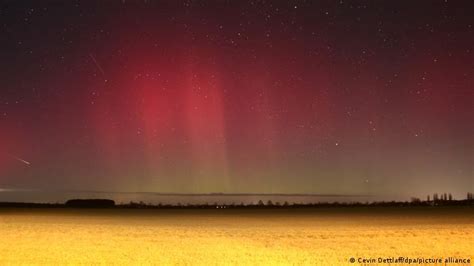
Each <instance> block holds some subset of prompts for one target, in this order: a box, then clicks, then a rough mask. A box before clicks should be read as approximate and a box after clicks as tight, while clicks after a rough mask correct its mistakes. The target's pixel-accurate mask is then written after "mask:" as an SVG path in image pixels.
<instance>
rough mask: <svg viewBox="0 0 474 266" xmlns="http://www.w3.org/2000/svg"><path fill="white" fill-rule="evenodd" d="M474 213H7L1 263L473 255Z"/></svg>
mask: <svg viewBox="0 0 474 266" xmlns="http://www.w3.org/2000/svg"><path fill="white" fill-rule="evenodd" d="M473 218H474V214H473V212H472V208H454V209H445V210H433V209H422V210H413V209H408V210H403V209H388V210H387V209H371V210H364V209H350V210H347V209H332V210H322V209H320V210H288V211H275V210H260V211H259V210H251V211H239V210H220V211H219V210H206V211H197V210H187V211H184V210H169V211H156V210H155V211H153V210H96V211H87V210H51V209H50V210H47V209H43V210H7V209H3V210H1V209H0V265H5V264H7V265H8V264H15V265H16V264H56V265H57V264H120V265H121V264H124V265H129V264H156V265H169V264H172V265H215V264H219V265H226V264H228V265H234V264H239V265H242V264H245V265H315V264H324V265H338V264H348V259H349V258H350V257H356V258H357V257H366V258H367V257H392V256H393V257H398V256H412V257H420V256H422V257H449V256H456V257H464V258H466V257H471V258H474V248H473V247H474V219H473Z"/></svg>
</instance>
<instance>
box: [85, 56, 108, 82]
mask: <svg viewBox="0 0 474 266" xmlns="http://www.w3.org/2000/svg"><path fill="white" fill-rule="evenodd" d="M89 56H90V58H91V59H92V61H94V64H95V65H96V66H97V68H98V69H99V70H100V72H101V73H102V75H103V76H104V77H105V72H104V69H102V67H101V66H100V65H99V62H97V60H96V59H95V57H94V55H92V54H89Z"/></svg>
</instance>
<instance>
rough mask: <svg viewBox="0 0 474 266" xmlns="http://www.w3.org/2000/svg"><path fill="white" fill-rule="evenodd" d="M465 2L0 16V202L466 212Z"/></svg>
mask: <svg viewBox="0 0 474 266" xmlns="http://www.w3.org/2000/svg"><path fill="white" fill-rule="evenodd" d="M473 12H474V2H472V1H451V0H449V1H171V0H170V1H152V0H149V1H129V0H126V1H17V0H15V1H13V0H12V1H5V0H3V1H0V38H1V41H0V188H3V189H6V188H9V189H55V190H101V191H126V192H136V191H149V192H178V193H211V192H223V193H319V194H375V195H380V194H383V195H395V196H400V195H404V196H407V195H408V196H423V197H424V195H426V194H427V193H434V192H448V193H453V195H454V196H455V197H464V196H465V195H466V192H467V191H471V192H472V190H473V188H474V182H473V179H474V178H473V167H472V165H473V158H474V156H473V155H474V145H473V144H474V138H473V136H474V107H473V106H474V104H473V99H474V95H473V84H474V19H473V17H472V14H473Z"/></svg>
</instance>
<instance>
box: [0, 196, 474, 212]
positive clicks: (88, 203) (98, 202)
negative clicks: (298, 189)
mask: <svg viewBox="0 0 474 266" xmlns="http://www.w3.org/2000/svg"><path fill="white" fill-rule="evenodd" d="M362 206H367V207H371V206H374V207H405V206H407V207H409V206H426V207H435V206H474V193H467V197H466V199H462V200H455V199H453V197H452V196H451V194H447V193H443V194H437V193H435V194H433V195H432V196H431V195H428V196H427V197H426V200H421V199H419V198H411V200H410V201H378V202H365V203H363V202H349V203H343V202H317V203H289V202H287V201H285V202H273V201H271V200H268V201H266V202H264V201H262V200H260V201H258V202H256V203H250V204H244V203H232V204H218V203H206V204H182V203H177V204H161V203H159V204H147V203H145V202H142V201H140V202H133V201H132V202H129V203H126V204H116V203H115V201H113V200H111V199H71V200H68V201H66V202H65V203H28V202H0V208H2V207H4V208H6V207H10V208H124V209H244V208H245V209H277V208H325V207H326V208H327V207H362Z"/></svg>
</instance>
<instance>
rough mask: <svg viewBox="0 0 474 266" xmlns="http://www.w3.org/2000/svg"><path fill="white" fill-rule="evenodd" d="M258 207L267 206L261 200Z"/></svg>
mask: <svg viewBox="0 0 474 266" xmlns="http://www.w3.org/2000/svg"><path fill="white" fill-rule="evenodd" d="M257 205H258V206H265V204H263V201H262V200H259V201H258V204H257Z"/></svg>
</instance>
